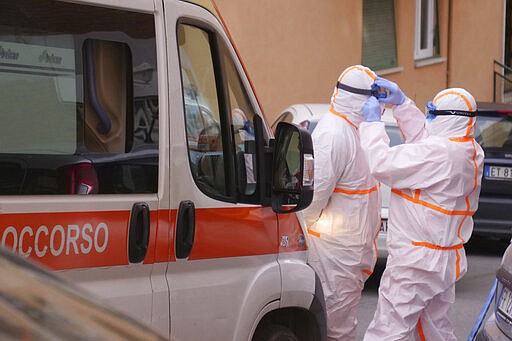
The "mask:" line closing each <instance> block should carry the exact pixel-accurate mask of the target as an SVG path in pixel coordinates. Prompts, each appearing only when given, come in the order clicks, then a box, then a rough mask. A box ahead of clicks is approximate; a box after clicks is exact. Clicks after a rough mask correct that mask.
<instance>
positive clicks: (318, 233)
mask: <svg viewBox="0 0 512 341" xmlns="http://www.w3.org/2000/svg"><path fill="white" fill-rule="evenodd" d="M308 234H310V235H312V236H315V237H318V238H320V232H316V231H313V230H312V229H308Z"/></svg>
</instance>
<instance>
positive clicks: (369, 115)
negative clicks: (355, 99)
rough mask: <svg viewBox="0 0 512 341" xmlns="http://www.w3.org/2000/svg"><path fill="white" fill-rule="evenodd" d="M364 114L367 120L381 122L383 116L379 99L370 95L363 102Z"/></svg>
mask: <svg viewBox="0 0 512 341" xmlns="http://www.w3.org/2000/svg"><path fill="white" fill-rule="evenodd" d="M363 116H364V119H365V121H366V122H379V121H380V118H381V114H380V103H379V101H378V100H377V99H376V98H375V97H373V96H370V98H368V99H367V100H366V102H364V104H363Z"/></svg>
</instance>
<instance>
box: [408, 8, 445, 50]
mask: <svg viewBox="0 0 512 341" xmlns="http://www.w3.org/2000/svg"><path fill="white" fill-rule="evenodd" d="M437 55H439V34H438V26H437V8H436V1H435V0H416V30H415V43H414V59H416V60H418V59H425V58H431V57H434V56H437Z"/></svg>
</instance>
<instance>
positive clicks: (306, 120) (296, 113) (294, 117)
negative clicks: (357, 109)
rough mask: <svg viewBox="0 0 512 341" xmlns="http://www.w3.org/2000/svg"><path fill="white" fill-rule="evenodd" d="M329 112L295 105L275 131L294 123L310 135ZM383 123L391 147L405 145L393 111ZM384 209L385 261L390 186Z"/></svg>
mask: <svg viewBox="0 0 512 341" xmlns="http://www.w3.org/2000/svg"><path fill="white" fill-rule="evenodd" d="M327 112H329V104H294V105H291V106H289V107H288V108H286V109H285V110H283V111H282V112H281V113H280V114H279V115H278V116H277V118H276V120H275V121H274V123H273V124H272V129H275V127H276V126H277V123H279V122H281V121H285V122H289V123H294V124H297V125H299V126H302V127H304V128H306V129H307V130H308V131H309V132H310V133H311V132H313V130H314V129H315V127H316V125H317V123H318V120H319V119H320V118H321V117H322V115H324V114H325V113H327ZM382 121H383V122H384V123H385V125H386V132H387V134H388V136H389V140H390V146H395V145H397V144H401V143H403V137H402V134H401V132H400V129H399V128H398V126H397V123H396V120H395V119H394V117H393V115H392V113H391V111H389V110H385V112H384V115H383V116H382ZM381 194H382V209H381V218H382V224H381V230H380V233H379V235H378V237H377V249H378V254H379V258H380V259H385V258H386V257H387V255H388V252H387V249H386V232H387V229H388V212H389V210H388V208H389V197H390V194H391V190H390V188H389V187H388V186H386V185H382V186H381Z"/></svg>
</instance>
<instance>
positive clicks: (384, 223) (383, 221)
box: [380, 219, 388, 233]
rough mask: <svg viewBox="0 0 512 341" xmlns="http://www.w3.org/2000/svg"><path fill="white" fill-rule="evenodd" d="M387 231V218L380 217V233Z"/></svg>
mask: <svg viewBox="0 0 512 341" xmlns="http://www.w3.org/2000/svg"><path fill="white" fill-rule="evenodd" d="M387 232H388V220H387V219H381V223H380V233H387Z"/></svg>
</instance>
